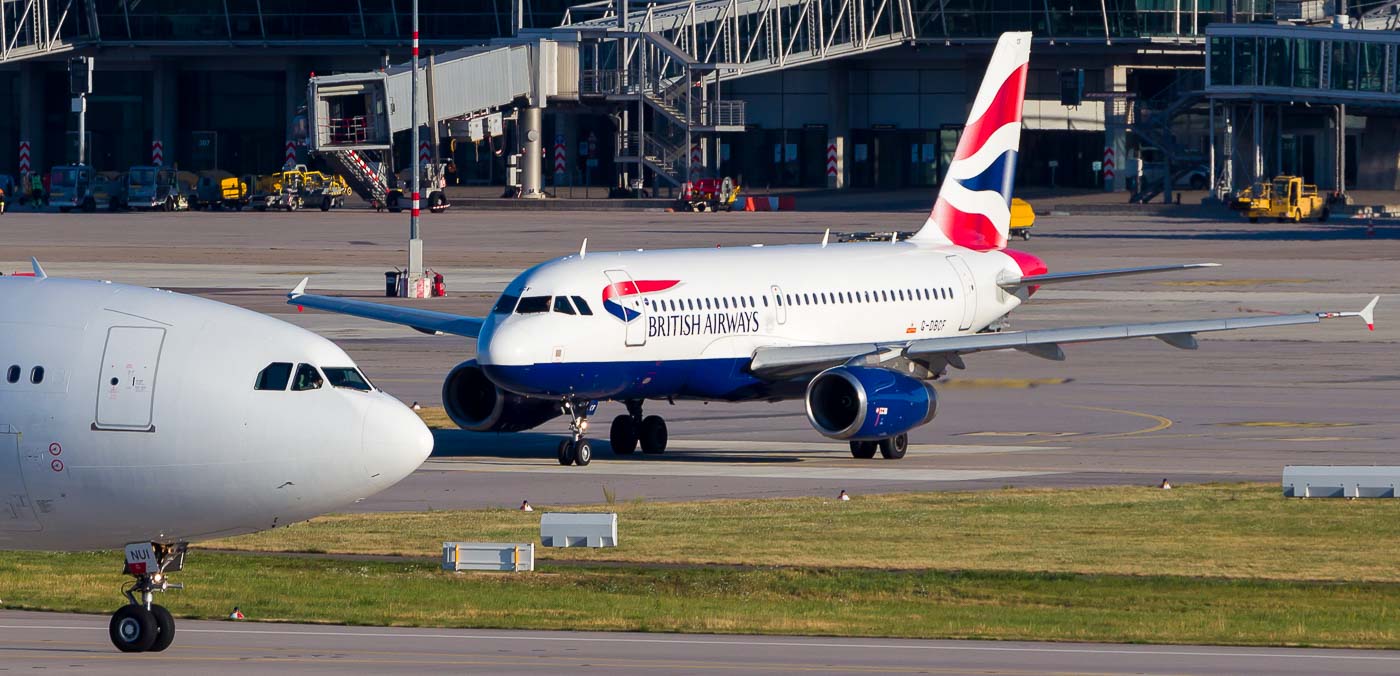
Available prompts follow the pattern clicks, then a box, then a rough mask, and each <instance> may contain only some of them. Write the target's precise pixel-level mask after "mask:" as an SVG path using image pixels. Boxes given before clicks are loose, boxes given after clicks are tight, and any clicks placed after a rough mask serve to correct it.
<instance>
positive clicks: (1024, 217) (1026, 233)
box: [1009, 197, 1035, 242]
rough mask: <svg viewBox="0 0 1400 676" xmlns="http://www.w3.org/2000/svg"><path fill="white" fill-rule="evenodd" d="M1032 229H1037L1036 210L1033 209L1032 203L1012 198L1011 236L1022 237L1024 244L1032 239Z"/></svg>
mask: <svg viewBox="0 0 1400 676" xmlns="http://www.w3.org/2000/svg"><path fill="white" fill-rule="evenodd" d="M1032 227H1035V209H1032V208H1031V204H1030V202H1027V201H1025V200H1023V199H1021V198H1019V197H1013V198H1011V225H1010V227H1009V231H1010V234H1011V236H1012V237H1020V238H1021V241H1022V242H1024V241H1027V240H1029V239H1030V238H1031V228H1032Z"/></svg>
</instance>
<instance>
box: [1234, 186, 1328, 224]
mask: <svg viewBox="0 0 1400 676" xmlns="http://www.w3.org/2000/svg"><path fill="white" fill-rule="evenodd" d="M1271 185H1272V187H1271V188H1270V190H1269V192H1268V194H1269V198H1268V199H1267V200H1266V204H1264V205H1262V206H1263V208H1262V209H1260V208H1257V207H1256V208H1253V209H1250V210H1248V211H1246V212H1245V215H1246V216H1248V217H1249V222H1250V223H1255V222H1257V221H1258V220H1259V218H1260V217H1269V218H1275V219H1278V221H1279V222H1280V223H1282V222H1283V221H1293V222H1294V223H1301V222H1302V221H1305V220H1310V219H1312V218H1317V220H1318V221H1325V220H1327V217H1328V216H1329V215H1330V213H1329V210H1328V208H1327V206H1326V201H1325V200H1324V199H1323V197H1322V195H1320V194H1318V192H1317V186H1316V185H1313V184H1310V183H1303V179H1302V177H1300V176H1276V177H1274V180H1273V182H1272V184H1271Z"/></svg>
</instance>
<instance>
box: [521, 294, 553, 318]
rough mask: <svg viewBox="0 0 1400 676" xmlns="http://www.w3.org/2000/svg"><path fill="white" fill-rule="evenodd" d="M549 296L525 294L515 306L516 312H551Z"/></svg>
mask: <svg viewBox="0 0 1400 676" xmlns="http://www.w3.org/2000/svg"><path fill="white" fill-rule="evenodd" d="M549 300H550V299H549V296H525V297H523V298H521V299H520V303H519V304H518V305H516V306H515V314H518V315H533V314H539V313H541V312H549Z"/></svg>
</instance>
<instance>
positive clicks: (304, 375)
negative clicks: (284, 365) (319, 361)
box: [292, 364, 324, 392]
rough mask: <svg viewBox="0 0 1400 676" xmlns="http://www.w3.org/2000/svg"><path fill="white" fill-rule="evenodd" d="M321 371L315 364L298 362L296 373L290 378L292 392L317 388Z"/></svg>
mask: <svg viewBox="0 0 1400 676" xmlns="http://www.w3.org/2000/svg"><path fill="white" fill-rule="evenodd" d="M322 382H324V381H322V379H321V373H320V372H319V371H317V370H316V367H315V366H312V365H310V364H300V365H298V366H297V375H296V377H295V378H293V379H292V391H293V392H305V391H307V390H319V389H321V384H322Z"/></svg>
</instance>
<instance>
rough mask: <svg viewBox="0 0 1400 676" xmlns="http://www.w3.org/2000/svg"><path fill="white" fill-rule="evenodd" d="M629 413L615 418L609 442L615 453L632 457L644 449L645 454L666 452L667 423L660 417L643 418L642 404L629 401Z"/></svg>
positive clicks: (635, 400)
mask: <svg viewBox="0 0 1400 676" xmlns="http://www.w3.org/2000/svg"><path fill="white" fill-rule="evenodd" d="M625 403H626V404H627V413H625V414H623V415H620V416H617V417H616V418H613V421H612V429H611V430H610V431H609V433H608V440H609V441H611V442H612V449H613V453H616V454H618V455H631V454H632V453H633V452H634V451H636V450H637V446H639V445H640V446H641V447H642V452H643V453H648V454H656V453H665V452H666V439H667V435H666V421H665V420H664V419H662V417H661V416H659V415H649V416H646V417H642V402H641V400H639V399H629V400H627V402H625Z"/></svg>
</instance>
